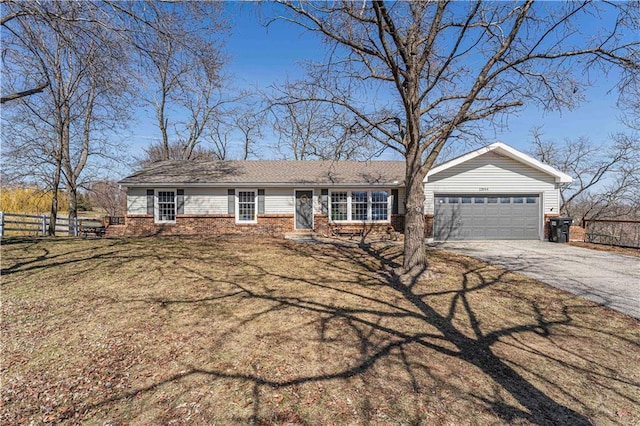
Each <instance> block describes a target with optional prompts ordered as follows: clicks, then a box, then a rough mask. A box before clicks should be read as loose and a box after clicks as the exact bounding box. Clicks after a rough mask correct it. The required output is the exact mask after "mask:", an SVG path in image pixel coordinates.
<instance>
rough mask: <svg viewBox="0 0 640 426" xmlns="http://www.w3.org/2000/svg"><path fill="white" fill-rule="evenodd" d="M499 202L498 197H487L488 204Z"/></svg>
mask: <svg viewBox="0 0 640 426" xmlns="http://www.w3.org/2000/svg"><path fill="white" fill-rule="evenodd" d="M497 202H498V197H487V203H488V204H496V203H497Z"/></svg>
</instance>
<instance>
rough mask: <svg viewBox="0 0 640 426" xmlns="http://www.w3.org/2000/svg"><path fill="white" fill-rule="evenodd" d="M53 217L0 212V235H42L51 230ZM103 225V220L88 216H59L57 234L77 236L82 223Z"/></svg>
mask: <svg viewBox="0 0 640 426" xmlns="http://www.w3.org/2000/svg"><path fill="white" fill-rule="evenodd" d="M50 223H51V219H50V217H49V216H47V215H29V214H18V213H9V212H0V237H6V236H41V237H45V236H47V235H48V232H49V224H50ZM83 224H84V225H102V221H100V220H97V219H88V218H68V217H60V216H59V217H58V218H57V219H56V224H55V230H56V235H60V234H63V235H70V236H74V237H77V236H78V235H79V234H80V231H81V229H82V225H83Z"/></svg>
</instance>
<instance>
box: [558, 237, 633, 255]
mask: <svg viewBox="0 0 640 426" xmlns="http://www.w3.org/2000/svg"><path fill="white" fill-rule="evenodd" d="M569 244H570V245H572V246H576V247H582V248H588V249H591V250H599V251H609V252H613V253H618V254H626V255H627V256H635V257H640V249H639V248H631V247H618V246H610V245H606V244H594V243H583V242H582V241H572V242H570V243H569Z"/></svg>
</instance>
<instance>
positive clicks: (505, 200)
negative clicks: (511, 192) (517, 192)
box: [500, 197, 511, 204]
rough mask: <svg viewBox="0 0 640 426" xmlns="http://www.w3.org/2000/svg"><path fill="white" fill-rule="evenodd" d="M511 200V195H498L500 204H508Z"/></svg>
mask: <svg viewBox="0 0 640 426" xmlns="http://www.w3.org/2000/svg"><path fill="white" fill-rule="evenodd" d="M510 202H511V197H500V204H509V203H510Z"/></svg>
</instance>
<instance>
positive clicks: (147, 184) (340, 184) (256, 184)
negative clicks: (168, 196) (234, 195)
mask: <svg viewBox="0 0 640 426" xmlns="http://www.w3.org/2000/svg"><path fill="white" fill-rule="evenodd" d="M118 185H120V186H122V187H124V188H149V187H151V188H177V187H180V188H189V187H193V188H203V187H206V188H229V187H233V188H258V187H260V188H281V187H298V188H304V187H318V188H319V187H350V188H351V187H363V188H365V187H371V186H376V187H403V186H404V182H402V181H393V182H372V183H366V182H365V183H363V182H320V183H316V182H313V183H312V182H269V183H265V182H197V183H194V182H133V183H127V182H124V181H120V182H118Z"/></svg>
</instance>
